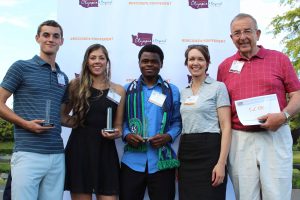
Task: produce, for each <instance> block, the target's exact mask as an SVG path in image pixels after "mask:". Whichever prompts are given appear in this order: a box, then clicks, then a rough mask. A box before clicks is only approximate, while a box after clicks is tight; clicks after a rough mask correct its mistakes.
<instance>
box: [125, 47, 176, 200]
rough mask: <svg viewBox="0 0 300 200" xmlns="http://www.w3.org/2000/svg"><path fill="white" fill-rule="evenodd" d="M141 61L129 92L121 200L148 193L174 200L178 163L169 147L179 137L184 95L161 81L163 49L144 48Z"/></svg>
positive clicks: (139, 198)
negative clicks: (138, 74) (181, 104)
mask: <svg viewBox="0 0 300 200" xmlns="http://www.w3.org/2000/svg"><path fill="white" fill-rule="evenodd" d="M138 58H139V67H140V71H141V73H142V75H141V76H140V77H139V79H138V80H135V81H133V82H132V83H130V84H129V85H127V86H126V90H127V93H126V101H127V102H126V112H125V123H124V131H123V140H124V141H125V142H126V145H125V148H124V154H123V157H122V166H121V192H120V199H121V200H142V199H143V198H144V193H145V190H146V188H148V194H149V197H150V199H155V200H159V199H161V200H172V199H174V197H175V168H176V167H178V166H179V162H178V160H176V155H175V153H174V151H173V149H172V147H171V143H172V142H174V141H175V139H176V137H177V136H178V135H179V134H180V132H181V118H180V111H179V108H180V94H179V91H178V88H177V87H176V86H174V85H173V84H170V83H168V82H166V81H164V80H163V79H162V77H161V76H160V75H159V72H160V69H161V68H162V65H163V59H164V54H163V51H162V50H161V48H160V47H158V46H156V45H152V44H150V45H146V46H144V47H143V48H142V49H141V50H140V52H139V54H138Z"/></svg>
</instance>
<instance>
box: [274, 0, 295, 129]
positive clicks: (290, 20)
mask: <svg viewBox="0 0 300 200" xmlns="http://www.w3.org/2000/svg"><path fill="white" fill-rule="evenodd" d="M280 5H281V6H287V7H290V9H289V10H288V11H287V12H285V13H283V14H282V15H277V16H276V17H274V18H273V20H272V21H271V24H270V26H272V27H273V29H272V31H271V32H272V33H273V35H274V37H276V36H278V35H279V34H283V35H285V36H284V37H283V39H282V41H281V42H282V43H283V44H284V49H283V51H284V53H286V54H287V55H288V56H289V58H290V59H291V61H292V63H293V65H294V68H295V70H296V71H297V72H298V76H299V72H300V2H299V0H280ZM290 126H291V128H292V129H298V128H300V114H298V115H297V116H295V117H294V119H293V120H292V121H291V122H290Z"/></svg>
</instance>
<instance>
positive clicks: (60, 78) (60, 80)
mask: <svg viewBox="0 0 300 200" xmlns="http://www.w3.org/2000/svg"><path fill="white" fill-rule="evenodd" d="M57 82H58V84H59V85H62V86H65V85H66V82H65V77H64V75H63V74H61V73H58V74H57Z"/></svg>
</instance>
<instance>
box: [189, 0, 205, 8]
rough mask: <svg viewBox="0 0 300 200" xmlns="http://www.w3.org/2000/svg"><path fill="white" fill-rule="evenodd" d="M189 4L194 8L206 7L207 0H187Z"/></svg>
mask: <svg viewBox="0 0 300 200" xmlns="http://www.w3.org/2000/svg"><path fill="white" fill-rule="evenodd" d="M189 6H191V7H192V8H194V9H199V8H208V0H189Z"/></svg>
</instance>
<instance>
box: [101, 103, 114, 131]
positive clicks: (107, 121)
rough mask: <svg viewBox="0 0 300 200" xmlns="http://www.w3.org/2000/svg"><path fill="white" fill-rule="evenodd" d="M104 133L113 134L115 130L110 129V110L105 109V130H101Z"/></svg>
mask: <svg viewBox="0 0 300 200" xmlns="http://www.w3.org/2000/svg"><path fill="white" fill-rule="evenodd" d="M103 131H104V132H107V133H113V132H115V129H114V128H113V127H112V108H111V107H108V108H107V116H106V128H104V129H103Z"/></svg>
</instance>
